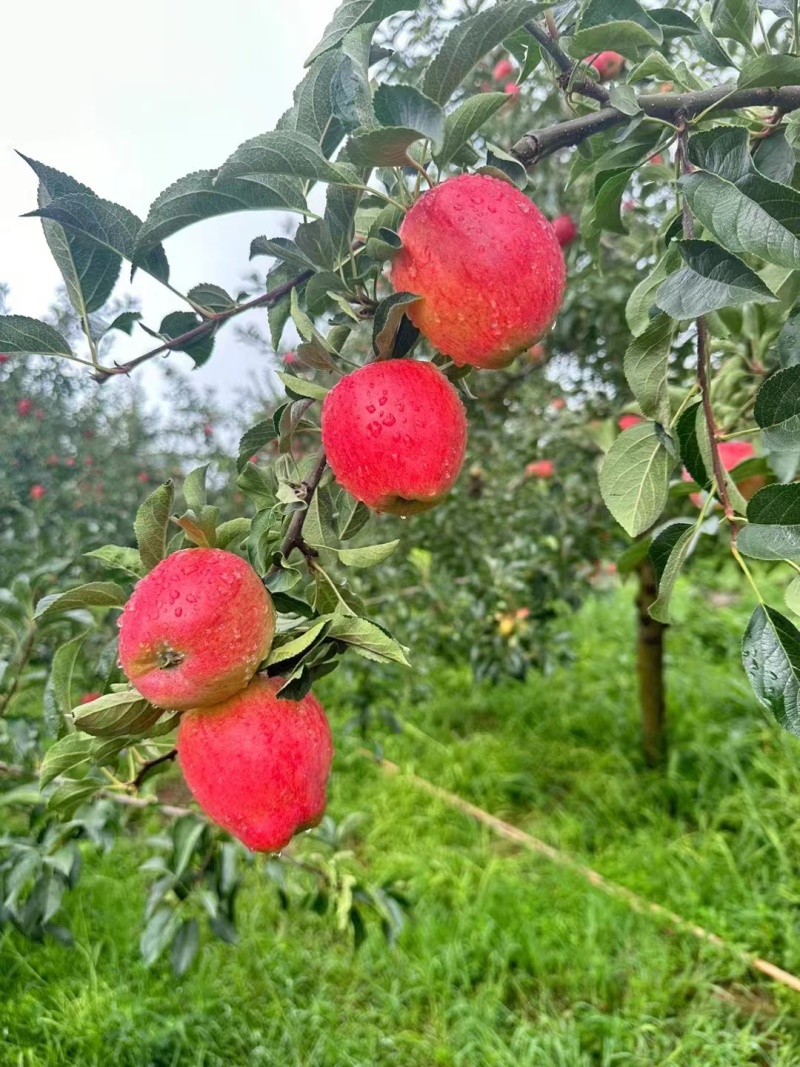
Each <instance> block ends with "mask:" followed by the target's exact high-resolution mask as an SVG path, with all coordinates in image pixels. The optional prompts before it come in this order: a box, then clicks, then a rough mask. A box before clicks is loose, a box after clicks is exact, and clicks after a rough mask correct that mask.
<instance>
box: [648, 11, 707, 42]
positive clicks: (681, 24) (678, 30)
mask: <svg viewBox="0 0 800 1067" xmlns="http://www.w3.org/2000/svg"><path fill="white" fill-rule="evenodd" d="M648 14H649V15H650V17H651V18H652V19H653V20H654V21H655V22H657V23H658V24H659V26H660V27H661V29H662V30H663V31H664V37H687V36H689V37H693V36H694V35H695V34H697V33H699V32H700V31H699V29H698V26H697V23H696V22H695V21H694V19H691V18H689V16H688V15H685V14H684V13H683V11H675V10H673V9H672V8H671V7H659V8H656V9H655V11H650V12H648Z"/></svg>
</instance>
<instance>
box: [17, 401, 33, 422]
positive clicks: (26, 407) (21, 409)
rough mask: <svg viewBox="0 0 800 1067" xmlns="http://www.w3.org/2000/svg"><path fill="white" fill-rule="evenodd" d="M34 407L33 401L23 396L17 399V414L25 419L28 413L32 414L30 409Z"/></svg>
mask: <svg viewBox="0 0 800 1067" xmlns="http://www.w3.org/2000/svg"><path fill="white" fill-rule="evenodd" d="M32 407H33V401H32V400H28V399H27V398H23V399H22V400H18V401H17V414H18V415H21V416H22V417H23V419H24V418H25V416H26V415H29V414H30V410H31V408H32Z"/></svg>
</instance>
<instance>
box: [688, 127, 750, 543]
mask: <svg viewBox="0 0 800 1067" xmlns="http://www.w3.org/2000/svg"><path fill="white" fill-rule="evenodd" d="M678 162H679V164H680V170H681V174H687V173H688V172H689V171H690V170H691V169H692V165H691V163H690V162H689V136H688V127H687V125H686V123H685V121H684V123H683V124H682V126H681V129H680V132H679V134H678ZM681 215H682V219H683V236H684V238H685V239H686V240H691V238H693V237H694V219H693V218H692V212H691V209H690V208H689V204H688V201H687V200H686V197H685V196H683V197H681ZM697 384H698V386H699V387H700V396H701V399H702V404H703V418H704V419H705V424H706V431H707V433H708V441H709V448H710V449H711V465H712V469H713V473H714V481H715V483H716V486H717V493H718V494H719V499H720V502H721V503H722V506H723V508H724V509H725V516H726V518H727V519H728V521H729V522H731V537H732V538H733V540H734V543H735V541H736V533H737V527H736V523H735V522H734V521H732V520H733V519H734V518H735V512H734V510H733V506H732V504H731V501H730V497H729V496H728V487H727V485H726V483H725V468H724V466H723V465H722V460H721V458H720V454H719V442H718V441H717V426H716V423H715V421H714V410H713V408H712V406H711V390H710V388H709V382H708V330H707V328H706V320H705V319H704V318H703V316H702V315H701V316H699V318H698V319H697Z"/></svg>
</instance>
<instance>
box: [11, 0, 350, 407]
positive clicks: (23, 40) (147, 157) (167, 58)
mask: <svg viewBox="0 0 800 1067" xmlns="http://www.w3.org/2000/svg"><path fill="white" fill-rule="evenodd" d="M337 5H338V0H302V3H299V4H287V3H286V2H285V0H236V3H235V4H231V6H230V7H227V6H226V5H224V4H223V5H220V4H219V3H218V2H215V0H167V2H165V0H138V3H137V4H135V5H133V6H132V7H130V8H128V6H127V5H119V4H115V3H108V0H74V2H73V3H69V4H65V3H64V2H63V0H38V2H37V3H21V2H11V0H9V2H7V3H6V4H5V5H4V11H3V38H4V45H5V47H4V49H3V83H4V86H5V91H4V100H3V103H2V105H1V106H0V281H4V282H7V283H8V284H9V285H10V287H11V310H12V311H13V312H14V313H16V314H20V315H31V316H33V317H35V318H41V317H42V316H43V315H44V314H45V313H46V311H47V307H48V305H49V303H50V301H51V299H52V296H53V293H54V291H55V288H56V286H57V285H58V283H59V281H60V275H59V273H58V269H57V268H56V265H55V263H54V261H53V259H52V258H51V256H50V253H49V250H48V248H47V245H46V244H45V240H44V235H43V233H42V229H41V224H40V223H39V221H38V220H37V219H25V218H20V216H21V215H22V214H23V213H24V212H26V211H30V210H32V209H34V208H35V207H36V179H35V177H34V175H33V172H32V171H31V170H30V169H29V168H28V166H27V165H26V164H25V163H24V162H23V160H21V159H20V158H19V156H17V155H16V154H15V151H14V149H17V150H19V151H21V152H23V153H24V154H25V155H27V156H31V157H33V158H34V159H38V160H40V161H42V162H44V163H47V164H48V165H50V166H52V167H56V168H57V169H58V170H62V171H66V172H67V173H68V174H71V175H72V176H73V177H74V178H77V179H78V180H79V181H81V182H83V183H84V184H85V185H88V186H89V187H90V188H91V189H92V190H93V191H94V192H95V193H97V195H98V196H102V197H105V198H106V199H108V200H113V201H116V202H117V203H120V204H123V205H124V206H125V207H127V208H129V209H130V210H131V211H133V212H135V214H137V215H138V216H139V217H140V218H144V217H145V216H146V215H147V210H148V207H149V205H150V203H151V202H152V201H153V200H154V199H155V198H156V196H157V195H158V194H159V193H160V192H161V191H162V190H163V189H165V188H166V187H167V186H168V185H171V184H172V182H174V181H175V180H176V179H178V178H180V177H183V175H185V174H188V173H190V172H191V171H194V170H199V169H202V168H208V167H216V166H219V165H220V164H221V163H222V162H223V161H224V160H225V159H226V158H227V156H228V155H229V154H230V153H231V152H232V151H233V149H234V148H236V147H237V145H239V144H240V143H241V142H242V141H245V140H247V139H248V138H249V137H253V136H255V135H256V134H259V133H264V132H265V131H267V130H269V129H272V128H273V127H274V126H275V123H276V121H277V120H278V118H279V117H280V116H281V115H282V114H283V112H284V111H285V110H286V109H287V108H288V107H290V106H291V103H292V90H293V88H294V86H295V85H296V84H297V83H298V82H299V81H300V79H301V78H302V76H303V61H304V60H305V58H306V56H307V55H308V54H309V53H310V52H311V50H312V48H313V47H314V45H316V44H317V42H318V41H319V39H320V38H321V37H322V33H323V30H324V28H325V26H326V25H327V23H328V22H329V21H330V18H331V16H332V14H333V11H334V10H335V8H336V7H337ZM298 12H302V17H300V16H299V15H298V14H297V13H298ZM285 222H286V216H281V215H279V214H277V213H275V212H244V213H240V214H237V215H229V216H223V217H222V218H218V219H211V220H208V221H206V222H200V223H198V224H196V225H195V226H193V227H190V228H188V229H187V230H184V231H182V232H181V233H179V234H176V235H175V236H174V237H171V238H169V239H168V240H167V242H166V244H165V247H166V252H167V256H168V258H169V261H170V266H171V278H170V281H171V283H172V284H173V285H174V286H175V287H176V288H178V289H179V290H180V291H182V292H186V291H187V290H188V289H190V288H191V287H192V286H194V285H197V284H198V283H200V282H215V283H216V284H218V285H222V286H223V287H224V288H226V289H227V290H228V291H229V292H231V293H233V294H234V295H235V294H236V292H237V291H239V289H240V288H241V286H240V284H239V283H240V281H241V279H242V278H243V277H244V276H245V275H246V274H247V272H248V270H249V269H250V264H249V262H248V256H249V244H250V240H251V238H252V237H254V236H256V235H258V234H261V233H266V234H267V235H268V236H275V235H277V234H280V233H282V232H284V225H285ZM254 262H255V264H256V265H257V266H258V267H260V269H261V270H262V271H263V270H265V269H266V267H267V265H268V262H269V261H267V260H265V259H261V260H256V261H254ZM123 276H124V277H126V276H127V275H126V265H125V264H123ZM123 288H128V289H129V290H130V288H131V287H129V286H127V287H126V286H123ZM132 291H133V292H134V293H135V294H136V295H137V296H138V297H139V298H140V300H141V303H142V310H143V312H144V314H145V321H147V322H148V324H149V325H151V326H157V325H158V323H159V322H160V321H161V318H162V317H163V315H164V314H166V313H168V312H170V311H176V310H185V309H186V305H185V304H183V303H182V302H180V301H178V299H177V298H176V297H175V296H173V295H172V294H170V293H169V292H168V291H167V290H165V289H162V287H161V286H159V285H158V283H157V282H155V281H153V280H151V279H149V278H148V277H147V276H145V275H143V274H141V273H140V274H139V275H137V279H136V282H135V284H134V286H133V288H132ZM253 314H256V313H253ZM257 314H259V315H261V316H263V318H266V315H265V313H264V312H260V313H257ZM244 319H245V317H244V316H242V318H241V319H240V320H238V321H242V322H244ZM148 347H152V342H151V340H150V339H149V338H148V337H147V336H146V335H145V334H144V333H143V332H142V331H138V330H137V331H136V333H135V335H134V339H133V341H132V342H128V341H127V340H124V341H123V344H122V345H119V346H118V347H117V349H116V350H115V353H114V356H115V358H116V359H119V360H122V359H126V358H129V356H131V355H136V354H138V353H139V352H142V351H146V350H147V348H148ZM169 358H170V360H174V361H176V362H178V363H179V364H180V365H182V366H184V367H186V368H189V367H191V365H192V364H191V361H190V360H189V358H188V357H187V356H185V355H177V356H175V355H173V356H170V357H169ZM263 363H264V360H263V357H262V358H261V359H259V357H258V356H257V355H256V354H255V353H254V352H253V351H252V350H250V349H248V348H246V347H244V346H242V345H241V344H237V342H236V340H235V338H234V333H233V327H232V326H229V327H227V328H226V329H225V330H223V331H222V332H221V333H220V334H219V335H218V340H217V346H216V349H215V352H214V355H213V357H212V358H211V360H210V361H209V362H208V364H207V365H206V366H205V367H203V368H201V369H199V370H197V371H194V372H193V373H192V381H193V382H194V383H195V384H197V385H199V386H201V387H204V386H208V387H213V388H214V389H215V390H216V391H218V394H219V395H220V397H221V398H222V399H224V400H227V401H228V402H230V401H231V400H233V399H234V397H235V396H236V394H237V393H238V392H239V391H240V390H241V388H242V387H244V386H246V384H247V383H248V381H250V380H252V377H253V376H254V375H255V374H257V373H258V372H259V370H260V369H261V368H263ZM136 373H137V375H138V377H139V380H140V381H141V382H142V383H143V384H144V385H145V386H146V388H147V390H148V393H149V394H150V395H151V396H155V395H157V393H158V388H159V377H160V376H159V372H158V368H157V367H148V369H147V370H145V368H142V369H141V370H140V371H137V372H136ZM105 388H108V386H106V387H105Z"/></svg>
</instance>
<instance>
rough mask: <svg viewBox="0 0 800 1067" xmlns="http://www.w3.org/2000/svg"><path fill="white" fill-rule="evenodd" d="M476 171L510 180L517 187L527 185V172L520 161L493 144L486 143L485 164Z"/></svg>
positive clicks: (523, 187)
mask: <svg viewBox="0 0 800 1067" xmlns="http://www.w3.org/2000/svg"><path fill="white" fill-rule="evenodd" d="M478 173H479V174H492V175H494V177H496V178H500V179H502V180H504V181H510V182H511V184H512V185H516V187H517V188H518V189H525V188H526V187H527V185H528V172H527V170H526V169H525V168H524V167H523V165H522V164H521V163H520V161H519V160H518V159H516V158H515V157H514V156H512V155H509V153H508V152H504V151H503V149H502V148H498V147H497V145H493V144H487V146H486V166H485V167H480V168H479V169H478Z"/></svg>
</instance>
